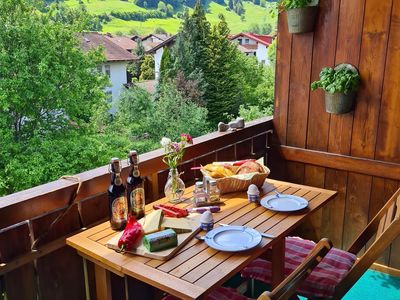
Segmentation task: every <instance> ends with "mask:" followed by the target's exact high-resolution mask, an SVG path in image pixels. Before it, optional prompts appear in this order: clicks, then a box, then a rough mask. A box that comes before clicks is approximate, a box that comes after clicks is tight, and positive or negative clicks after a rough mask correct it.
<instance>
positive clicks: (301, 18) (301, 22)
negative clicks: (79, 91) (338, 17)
mask: <svg viewBox="0 0 400 300" xmlns="http://www.w3.org/2000/svg"><path fill="white" fill-rule="evenodd" d="M317 13H318V6H307V7H302V8H293V9H289V10H288V11H287V21H288V29H289V33H303V32H310V31H313V30H314V24H315V20H316V18H317Z"/></svg>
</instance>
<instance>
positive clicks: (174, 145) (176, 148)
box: [171, 142, 181, 152]
mask: <svg viewBox="0 0 400 300" xmlns="http://www.w3.org/2000/svg"><path fill="white" fill-rule="evenodd" d="M171 148H172V150H173V151H175V152H179V151H181V145H180V144H179V143H177V142H173V143H172V144H171Z"/></svg>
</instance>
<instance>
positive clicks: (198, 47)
mask: <svg viewBox="0 0 400 300" xmlns="http://www.w3.org/2000/svg"><path fill="white" fill-rule="evenodd" d="M209 43H210V23H209V22H208V21H207V19H206V15H205V12H204V9H203V7H202V6H201V3H200V1H199V0H197V2H196V5H195V7H194V10H193V13H192V15H191V16H190V15H189V12H188V11H186V12H185V15H184V18H183V22H182V27H181V29H180V32H179V34H178V37H177V42H176V46H175V47H174V56H175V57H176V69H177V70H182V71H183V72H184V74H185V76H189V75H190V74H191V73H193V72H198V71H201V72H204V70H205V69H206V68H207V66H208V59H209V55H208V48H209Z"/></svg>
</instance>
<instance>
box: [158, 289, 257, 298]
mask: <svg viewBox="0 0 400 300" xmlns="http://www.w3.org/2000/svg"><path fill="white" fill-rule="evenodd" d="M162 300H179V298H176V297H174V296H171V295H168V296H166V297H164V298H163V299H162ZM205 300H251V298H247V297H245V296H243V295H241V294H239V293H238V292H237V291H236V290H235V289H233V288H226V287H222V286H220V287H218V288H216V289H215V290H213V291H212V292H211V293H209V294H208V295H207V297H206V298H205Z"/></svg>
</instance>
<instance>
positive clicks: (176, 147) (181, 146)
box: [161, 133, 193, 203]
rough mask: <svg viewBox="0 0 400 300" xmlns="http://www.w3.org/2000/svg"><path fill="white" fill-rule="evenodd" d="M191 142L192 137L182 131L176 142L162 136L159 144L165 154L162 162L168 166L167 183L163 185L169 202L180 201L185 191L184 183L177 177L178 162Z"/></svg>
mask: <svg viewBox="0 0 400 300" xmlns="http://www.w3.org/2000/svg"><path fill="white" fill-rule="evenodd" d="M191 144H193V139H192V137H191V136H190V135H189V134H186V133H182V134H181V136H180V140H179V141H178V142H173V141H172V140H171V139H169V138H166V137H163V138H162V139H161V145H162V146H163V147H164V152H165V156H164V157H163V159H162V160H163V162H164V163H165V164H166V165H168V167H169V169H170V170H169V174H168V179H167V183H166V184H165V187H164V193H165V196H166V197H167V198H168V200H169V202H171V203H178V202H181V198H182V195H183V193H184V192H185V183H184V182H183V180H182V179H181V178H180V177H179V175H180V174H179V172H178V169H177V167H178V164H179V162H180V161H181V159H182V157H183V154H184V152H185V147H186V146H187V145H191Z"/></svg>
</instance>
